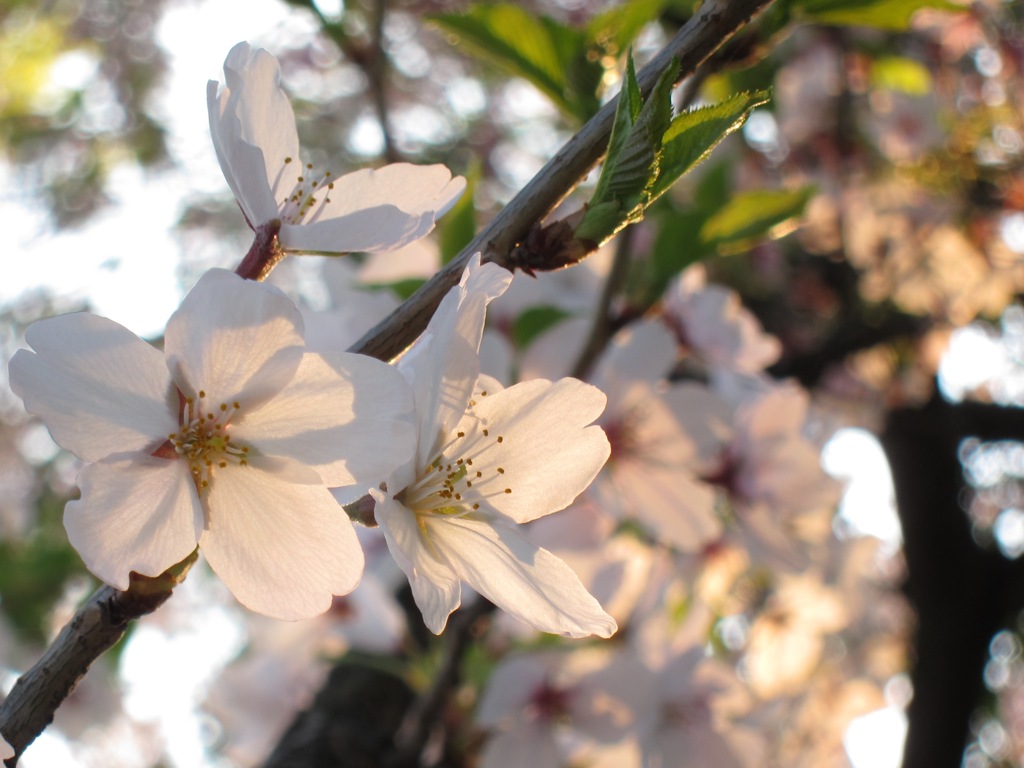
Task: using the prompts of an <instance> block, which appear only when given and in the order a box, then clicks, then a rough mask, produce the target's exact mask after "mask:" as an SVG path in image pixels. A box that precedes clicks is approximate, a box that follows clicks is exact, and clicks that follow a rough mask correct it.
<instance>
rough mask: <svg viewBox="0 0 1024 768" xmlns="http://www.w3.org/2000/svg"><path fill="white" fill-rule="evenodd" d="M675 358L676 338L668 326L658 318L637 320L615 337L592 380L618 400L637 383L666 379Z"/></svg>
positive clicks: (609, 396) (613, 398)
mask: <svg viewBox="0 0 1024 768" xmlns="http://www.w3.org/2000/svg"><path fill="white" fill-rule="evenodd" d="M675 360H676V340H675V337H674V336H673V335H672V332H671V331H670V330H669V329H668V328H666V327H665V326H664V325H663V324H662V323H661V322H659V321H656V320H649V321H645V322H639V323H634V324H632V325H630V326H627V327H626V328H625V329H623V330H622V331H620V332H619V333H617V334H616V335H615V338H614V339H612V343H611V344H610V345H609V346H608V348H607V349H606V350H605V352H604V354H603V355H602V356H601V360H600V361H599V363H598V366H597V370H596V371H595V373H594V376H593V381H594V383H595V384H596V385H597V386H598V387H600V388H601V389H602V390H604V392H605V393H607V395H608V399H609V400H611V401H613V402H615V401H617V400H619V399H621V397H622V394H624V393H625V392H626V391H627V390H628V389H629V388H630V387H631V386H632V385H633V384H634V383H636V382H646V383H650V384H653V383H655V382H657V381H660V380H661V379H663V378H664V377H665V374H666V373H667V372H668V370H669V368H671V367H672V364H673V363H675Z"/></svg>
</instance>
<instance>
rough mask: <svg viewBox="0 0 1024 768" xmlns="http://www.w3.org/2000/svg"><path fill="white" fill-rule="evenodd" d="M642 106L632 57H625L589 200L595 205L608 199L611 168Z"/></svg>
mask: <svg viewBox="0 0 1024 768" xmlns="http://www.w3.org/2000/svg"><path fill="white" fill-rule="evenodd" d="M642 108H643V98H642V96H641V94H640V84H639V83H637V80H636V70H635V69H634V67H633V57H632V56H630V57H629V58H627V59H626V74H625V78H624V79H623V81H622V89H621V90H620V92H619V103H618V104H617V105H616V107H615V119H614V120H613V121H612V132H611V136H610V137H609V139H608V150H607V151H606V152H605V156H604V164H603V165H602V167H601V176H600V177H599V178H598V180H597V187H596V188H595V189H594V196H593V197H592V198H591V202H592V203H594V204H595V205H597V204H600V203H601V202H603V201H605V200H607V199H608V197H609V196H608V185H609V183H611V176H612V174H611V169H612V168H614V167H615V165H616V163H617V162H618V159H619V155H620V154H622V148H623V146H625V144H626V140H627V139H628V138H629V132H630V130H631V129H632V127H633V124H634V123H635V122H636V119H637V117H639V116H640V110H641V109H642Z"/></svg>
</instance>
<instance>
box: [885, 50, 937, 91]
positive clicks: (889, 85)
mask: <svg viewBox="0 0 1024 768" xmlns="http://www.w3.org/2000/svg"><path fill="white" fill-rule="evenodd" d="M871 84H872V85H873V86H874V87H876V88H882V89H885V90H889V91H901V92H902V93H906V94H907V95H909V96H925V95H927V94H929V93H931V90H932V75H931V72H929V71H928V68H927V67H926V66H924V65H923V64H922V63H921V62H919V61H914V60H913V59H908V58H906V57H904V56H885V57H883V58H880V59H876V60H875V61H874V62H872V64H871Z"/></svg>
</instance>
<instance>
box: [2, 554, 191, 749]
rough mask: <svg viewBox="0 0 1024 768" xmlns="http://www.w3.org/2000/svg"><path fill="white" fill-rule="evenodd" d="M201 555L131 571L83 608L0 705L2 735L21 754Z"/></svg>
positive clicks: (95, 595) (19, 679)
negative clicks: (145, 572)
mask: <svg viewBox="0 0 1024 768" xmlns="http://www.w3.org/2000/svg"><path fill="white" fill-rule="evenodd" d="M197 557H198V550H196V551H194V552H193V553H192V554H191V555H189V556H188V557H187V558H185V559H184V560H183V561H182V562H180V563H178V564H177V565H175V566H173V567H172V568H169V569H168V570H167V571H166V572H164V573H163V574H161V575H160V576H157V577H155V578H149V577H146V576H139V575H138V574H136V573H132V574H131V584H130V586H129V587H128V590H127V591H125V592H121V591H120V590H117V589H114V588H113V587H108V586H103V587H100V588H99V589H98V590H96V592H95V593H93V595H92V597H90V598H89V600H88V601H87V602H86V603H85V605H83V606H82V607H81V608H79V609H78V610H77V611H76V612H75V615H74V616H73V617H72V619H71V621H69V622H68V623H67V625H65V627H64V628H63V629H62V630H61V631H60V634H58V635H57V638H56V639H55V640H54V641H53V642H52V643H51V644H50V647H49V648H47V649H46V651H45V652H44V653H43V655H42V657H41V658H40V659H39V661H37V662H36V663H35V664H34V665H33V666H32V668H31V669H30V670H29V671H28V672H26V673H25V674H23V675H22V676H21V677H19V678H18V681H17V682H16V683H15V684H14V688H12V689H11V693H10V695H9V696H8V697H7V698H6V699H5V700H4V702H3V704H0V733H2V734H3V735H4V738H5V739H7V742H8V743H9V744H10V745H11V746H12V747H14V751H15V756H14V757H13V758H11V759H9V760H7V761H6V765H8V766H14V765H16V764H17V761H18V757H20V756H21V753H22V752H24V751H25V748H26V747H28V745H29V744H31V743H32V742H33V741H34V740H35V738H36V737H37V736H38V735H39V734H40V733H42V732H43V729H45V728H46V726H48V725H49V724H50V723H51V722H53V713H54V712H56V711H57V707H59V706H60V704H61V702H63V701H64V699H66V698H67V696H68V694H70V693H71V691H73V690H74V688H75V686H76V685H77V684H78V681H79V680H81V679H82V678H83V677H84V676H85V673H86V672H88V671H89V667H91V666H92V663H93V662H94V661H96V659H98V658H99V657H100V656H101V655H102V654H103V653H105V652H106V651H107V650H109V649H110V648H112V647H113V646H114V645H115V644H116V643H117V641H118V640H120V639H121V638H122V637H123V636H124V633H125V631H126V630H127V629H128V623H129V622H130V621H132V620H133V619H137V618H139V617H140V616H145V615H146V614H147V613H152V612H153V611H155V610H156V609H157V608H159V607H160V606H161V605H163V604H164V602H165V601H166V600H167V598H169V597H170V596H171V591H172V590H173V589H174V587H175V586H177V585H178V584H180V583H181V581H182V579H184V578H185V575H186V574H187V573H188V570H189V569H190V568H191V567H192V564H193V563H194V562H195V561H196V558H197Z"/></svg>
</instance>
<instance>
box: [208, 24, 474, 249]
mask: <svg viewBox="0 0 1024 768" xmlns="http://www.w3.org/2000/svg"><path fill="white" fill-rule="evenodd" d="M224 77H225V81H226V83H225V84H224V85H221V84H219V83H217V82H216V81H213V80H211V81H210V82H209V84H208V86H207V92H206V94H207V103H208V106H209V113H210V132H211V134H212V136H213V145H214V148H215V149H216V151H217V159H218V160H219V161H220V166H221V169H222V170H223V171H224V176H225V178H226V179H227V181H228V185H229V186H230V187H231V191H232V192H233V193H234V195H235V200H237V201H238V205H239V207H240V208H241V209H242V212H243V213H244V214H245V218H246V221H247V222H248V223H249V226H250V227H252V228H253V229H254V230H257V231H259V230H260V229H261V227H263V226H264V225H267V224H269V223H271V222H275V221H279V222H280V225H281V229H280V232H279V234H278V238H279V241H280V244H281V247H282V248H283V249H284V250H285V251H296V252H303V253H346V252H349V251H370V252H374V251H390V250H394V249H396V248H399V247H401V246H403V245H406V244H408V243H410V242H412V241H413V240H417V239H419V238H421V237H423V236H424V235H426V234H427V233H428V232H430V230H431V229H433V227H434V220H435V218H436V217H438V216H440V215H441V214H443V213H444V212H445V211H447V210H448V209H449V208H450V207H451V206H452V205H453V204H454V203H455V201H456V200H457V199H458V197H459V195H461V194H462V192H463V190H464V189H465V187H466V180H465V179H463V178H462V177H455V178H452V175H451V172H450V171H449V170H448V169H447V168H445V167H444V166H443V165H426V166H416V165H410V164H408V163H395V164H392V165H387V166H384V167H383V168H378V169H363V170H359V171H354V172H352V173H348V174H345V175H343V176H336V175H335V174H333V173H332V172H331V171H330V170H329V169H319V168H314V167H313V165H312V164H311V163H304V162H303V161H302V159H301V156H300V153H299V136H298V132H297V131H296V128H295V113H294V112H293V111H292V107H291V103H290V102H289V100H288V97H287V95H286V94H285V92H284V90H282V88H281V69H280V67H279V66H278V63H277V60H276V59H275V58H274V57H273V56H272V55H271V54H270V53H268V52H267V51H265V50H263V49H262V48H257V49H255V50H254V49H253V48H252V47H251V46H250V45H249V44H248V43H245V42H242V43H238V44H237V45H236V46H235V47H234V48H232V49H231V51H230V52H229V53H228V56H227V59H226V60H225V62H224Z"/></svg>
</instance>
